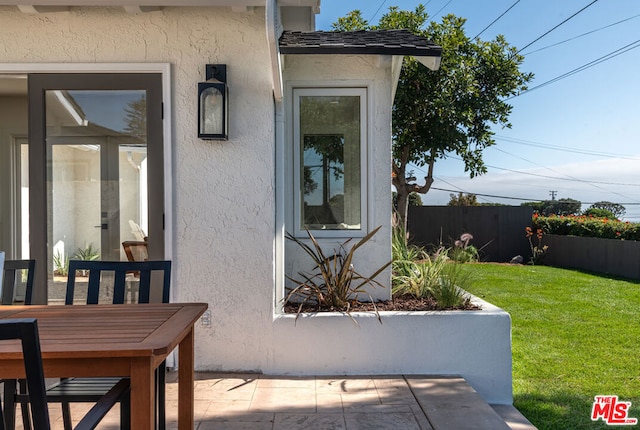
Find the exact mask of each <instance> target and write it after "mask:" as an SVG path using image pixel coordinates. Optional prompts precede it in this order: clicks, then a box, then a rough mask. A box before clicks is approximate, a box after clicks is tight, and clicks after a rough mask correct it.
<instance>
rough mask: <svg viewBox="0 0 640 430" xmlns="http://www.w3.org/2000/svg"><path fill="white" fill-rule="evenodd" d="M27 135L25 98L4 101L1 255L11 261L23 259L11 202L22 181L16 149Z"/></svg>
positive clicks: (0, 110) (0, 108)
mask: <svg viewBox="0 0 640 430" xmlns="http://www.w3.org/2000/svg"><path fill="white" fill-rule="evenodd" d="M26 134H27V99H26V97H24V96H5V97H0V199H1V201H2V204H0V251H4V252H5V253H6V257H7V259H13V258H19V257H21V255H19V253H18V249H19V247H20V245H19V244H18V243H16V240H15V239H17V238H15V235H14V234H13V228H14V227H18V228H19V225H12V223H11V217H12V215H13V214H12V208H11V205H10V204H9V202H10V201H11V198H12V193H17V192H19V191H18V187H19V181H20V178H19V177H12V176H13V175H14V173H15V172H14V171H13V170H12V165H11V163H12V158H13V150H18V148H13V149H12V145H13V144H14V142H15V138H16V137H21V136H26Z"/></svg>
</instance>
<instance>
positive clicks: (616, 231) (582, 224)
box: [532, 214, 640, 240]
mask: <svg viewBox="0 0 640 430" xmlns="http://www.w3.org/2000/svg"><path fill="white" fill-rule="evenodd" d="M532 224H533V225H532V227H533V228H534V229H536V230H537V229H538V228H540V229H542V230H543V231H544V233H546V234H558V235H565V236H568V235H571V236H582V237H598V238H603V239H621V240H640V223H631V222H629V221H624V222H623V221H618V220H617V219H610V218H595V217H592V216H585V215H580V216H555V215H553V216H548V217H547V216H537V215H536V214H534V215H533V219H532Z"/></svg>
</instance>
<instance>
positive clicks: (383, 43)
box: [280, 30, 442, 57]
mask: <svg viewBox="0 0 640 430" xmlns="http://www.w3.org/2000/svg"><path fill="white" fill-rule="evenodd" d="M280 52H281V53H282V54H377V55H412V56H420V57H440V55H441V53H442V48H441V47H440V46H438V45H436V44H434V43H432V42H430V41H429V40H427V39H425V38H424V37H421V36H416V35H415V34H413V33H411V32H410V31H408V30H367V31H364V30H363V31H335V32H334V31H311V32H301V31H285V32H283V33H282V36H281V37H280Z"/></svg>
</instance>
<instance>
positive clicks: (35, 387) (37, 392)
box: [0, 318, 50, 430]
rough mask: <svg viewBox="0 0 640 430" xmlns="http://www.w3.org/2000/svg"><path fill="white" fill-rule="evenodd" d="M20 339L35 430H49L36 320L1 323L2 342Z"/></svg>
mask: <svg viewBox="0 0 640 430" xmlns="http://www.w3.org/2000/svg"><path fill="white" fill-rule="evenodd" d="M14 339H19V340H20V341H21V343H22V355H23V357H24V367H25V374H26V376H27V389H28V391H29V402H30V404H31V416H32V420H33V428H34V430H48V429H49V428H50V422H49V408H48V407H47V399H46V388H45V380H44V371H43V368H42V356H41V351H40V337H39V336H38V322H37V321H36V319H35V318H20V319H6V320H2V321H0V340H14Z"/></svg>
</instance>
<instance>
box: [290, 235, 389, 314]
mask: <svg viewBox="0 0 640 430" xmlns="http://www.w3.org/2000/svg"><path fill="white" fill-rule="evenodd" d="M378 230H380V227H377V228H375V229H373V230H372V231H371V232H369V234H367V235H366V236H365V237H363V238H362V239H360V240H359V241H358V242H357V243H356V244H354V245H353V246H351V248H350V249H349V250H347V244H348V243H349V242H350V241H351V239H348V240H346V241H345V242H343V243H341V244H340V246H339V248H338V249H334V251H333V255H328V256H327V255H326V254H325V252H324V251H323V250H322V247H321V246H320V245H319V244H318V241H317V240H316V238H315V237H314V236H313V234H312V233H311V232H310V231H309V230H307V235H308V236H309V240H310V241H311V245H307V244H306V243H305V242H304V241H303V240H301V239H298V238H297V237H295V236H293V235H292V234H290V233H288V232H287V234H286V237H287V239H288V240H291V241H293V242H295V243H296V244H298V245H299V246H300V248H301V249H302V250H303V251H304V252H305V253H306V254H307V255H309V257H311V259H312V261H313V263H314V269H313V272H312V273H303V272H300V273H298V275H300V278H294V277H291V276H287V278H288V279H289V280H291V281H293V282H294V283H295V284H296V286H295V287H294V288H293V289H291V291H290V292H289V293H288V294H287V296H286V297H285V302H299V308H298V309H299V310H298V315H299V314H300V312H301V310H302V307H303V306H304V305H305V304H313V305H316V306H318V308H323V309H330V310H336V311H345V312H348V311H349V308H350V300H357V298H358V296H359V295H365V296H367V297H368V299H369V300H370V301H373V298H372V297H371V295H369V293H367V291H366V290H365V286H367V285H372V286H380V287H383V288H384V286H383V285H382V284H380V283H379V282H378V281H376V280H375V277H376V276H378V275H379V274H380V273H381V272H382V271H383V270H385V269H386V268H387V267H389V265H391V262H388V263H387V264H385V265H383V266H382V267H380V268H379V269H378V270H376V272H375V273H374V274H373V275H371V276H368V277H366V276H362V275H361V274H360V273H358V272H357V271H356V270H355V268H354V264H353V258H354V255H355V252H356V251H357V250H358V249H359V248H360V247H361V246H362V245H364V244H365V243H366V242H368V241H369V240H370V239H371V238H372V237H373V235H374V234H376V233H377V232H378Z"/></svg>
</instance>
